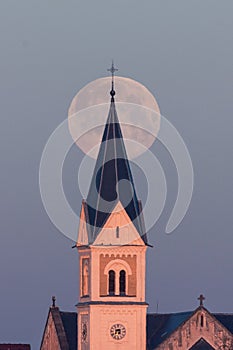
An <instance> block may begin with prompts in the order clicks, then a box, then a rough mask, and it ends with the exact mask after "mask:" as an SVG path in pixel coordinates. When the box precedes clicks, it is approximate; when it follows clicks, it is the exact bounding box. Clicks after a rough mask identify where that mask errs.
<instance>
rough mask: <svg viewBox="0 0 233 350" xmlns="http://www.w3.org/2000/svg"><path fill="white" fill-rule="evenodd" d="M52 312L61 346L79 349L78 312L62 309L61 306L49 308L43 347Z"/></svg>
mask: <svg viewBox="0 0 233 350" xmlns="http://www.w3.org/2000/svg"><path fill="white" fill-rule="evenodd" d="M50 314H51V316H52V320H53V323H54V326H55V329H56V334H57V338H58V342H59V345H60V348H61V349H62V350H77V313H76V312H64V311H60V309H59V307H57V306H53V307H50V309H49V314H48V318H47V322H46V325H45V329H44V334H43V337H42V342H41V348H42V344H43V340H44V336H45V332H46V329H47V326H48V320H49V316H50Z"/></svg>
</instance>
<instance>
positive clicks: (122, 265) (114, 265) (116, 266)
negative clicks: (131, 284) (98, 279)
mask: <svg viewBox="0 0 233 350" xmlns="http://www.w3.org/2000/svg"><path fill="white" fill-rule="evenodd" d="M109 270H114V271H115V272H116V273H120V271H121V270H125V272H126V274H127V275H132V270H131V267H130V265H129V264H128V263H127V262H126V261H124V260H121V259H114V260H112V261H110V262H109V263H108V264H107V265H106V266H105V269H104V274H105V275H107V274H108V271H109Z"/></svg>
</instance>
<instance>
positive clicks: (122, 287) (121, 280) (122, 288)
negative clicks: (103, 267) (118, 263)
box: [119, 270, 126, 295]
mask: <svg viewBox="0 0 233 350" xmlns="http://www.w3.org/2000/svg"><path fill="white" fill-rule="evenodd" d="M119 285H120V295H125V293H126V273H125V270H121V271H120V276H119Z"/></svg>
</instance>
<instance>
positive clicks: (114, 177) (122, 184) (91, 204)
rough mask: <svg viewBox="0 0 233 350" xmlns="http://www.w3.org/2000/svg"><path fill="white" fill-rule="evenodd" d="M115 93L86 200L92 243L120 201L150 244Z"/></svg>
mask: <svg viewBox="0 0 233 350" xmlns="http://www.w3.org/2000/svg"><path fill="white" fill-rule="evenodd" d="M114 94H115V92H114V90H112V91H111V95H112V98H111V105H110V110H109V114H108V118H107V122H106V125H105V128H104V134H103V138H102V142H101V144H100V148H99V153H98V157H97V161H96V165H95V169H94V173H93V177H92V181H91V185H90V189H89V193H88V196H87V200H86V206H87V213H86V215H87V216H88V217H87V221H88V224H89V225H88V226H89V243H93V242H94V241H95V239H96V237H97V235H98V233H99V232H100V230H101V228H102V227H103V226H104V224H105V223H106V221H107V219H108V217H109V216H110V214H111V213H112V211H113V209H114V208H115V206H116V204H117V203H118V201H120V202H121V204H122V206H123V207H124V208H125V210H126V212H127V214H128V216H129V218H130V219H131V221H132V222H133V224H134V226H135V227H136V229H137V231H138V232H139V234H140V235H141V236H142V238H143V239H144V241H145V243H146V236H145V235H144V233H145V232H144V228H143V220H142V218H141V216H140V213H141V206H140V202H139V201H138V199H137V195H136V191H135V186H134V182H133V176H132V173H131V169H130V165H129V160H128V158H127V153H126V149H125V145H124V140H123V136H122V132H121V127H120V123H119V120H118V116H117V111H116V107H115V102H114V97H113V96H114Z"/></svg>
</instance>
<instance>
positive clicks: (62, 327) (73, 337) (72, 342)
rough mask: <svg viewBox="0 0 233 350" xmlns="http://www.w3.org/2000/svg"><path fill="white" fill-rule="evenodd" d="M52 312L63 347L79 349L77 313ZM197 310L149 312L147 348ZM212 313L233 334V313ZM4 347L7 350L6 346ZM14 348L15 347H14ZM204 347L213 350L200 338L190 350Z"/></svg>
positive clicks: (52, 310) (157, 344)
mask: <svg viewBox="0 0 233 350" xmlns="http://www.w3.org/2000/svg"><path fill="white" fill-rule="evenodd" d="M50 312H51V313H52V316H53V321H54V324H55V328H56V332H57V335H58V339H59V343H60V345H61V349H69V350H77V313H76V312H64V311H60V310H59V308H58V307H55V308H53V307H51V308H50ZM195 312H196V310H195V311H186V312H177V313H169V314H158V313H154V314H147V350H154V349H156V348H157V347H158V346H159V345H160V344H161V343H162V342H163V341H164V340H165V339H167V338H168V337H169V336H170V335H171V334H172V333H173V332H174V331H175V330H176V329H177V328H178V327H179V326H181V325H182V324H183V323H184V322H185V321H187V320H188V319H189V318H190V317H191V316H192V315H193V314H194V313H195ZM211 315H213V316H214V317H215V318H216V319H217V320H218V321H219V322H221V324H222V325H223V326H224V327H226V328H227V329H228V330H229V331H230V332H231V333H232V334H233V314H220V313H216V314H211ZM45 329H46V327H45ZM67 344H68V348H67ZM28 346H29V345H28ZM208 346H209V347H208ZM1 349H2V348H1V345H0V350H1ZM3 349H4V350H5V348H3ZM10 349H11V348H10ZM13 349H15V348H14V347H12V350H13ZM20 349H21V348H20ZM23 349H24V348H23ZM25 349H30V348H25ZM202 349H205V350H207V349H208V350H212V349H213V348H212V347H211V346H210V345H209V344H208V343H206V342H205V340H204V339H200V340H199V341H198V342H197V343H196V344H194V345H193V347H192V348H191V349H190V350H202Z"/></svg>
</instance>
